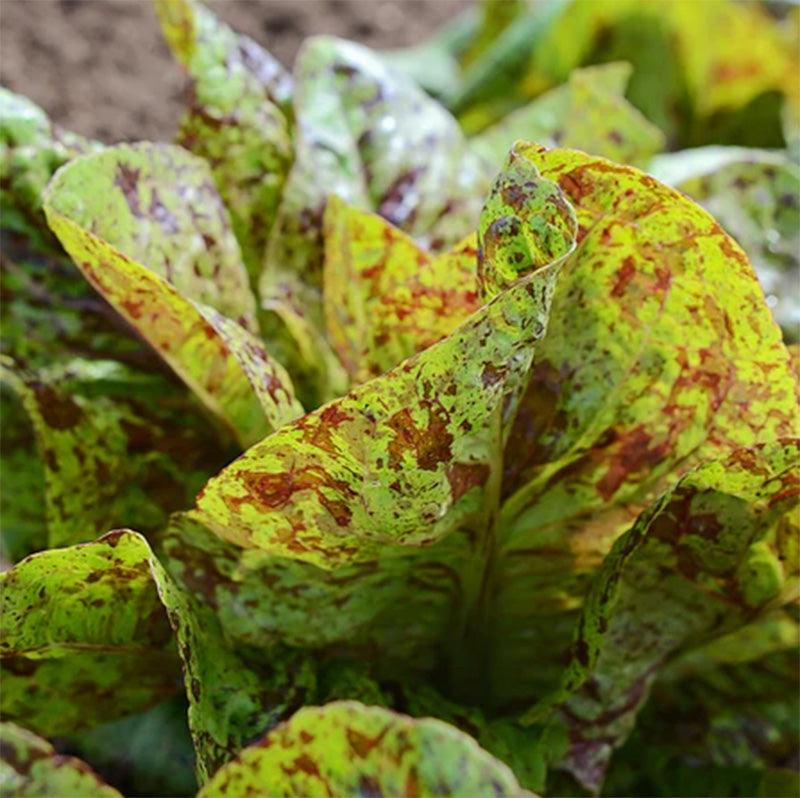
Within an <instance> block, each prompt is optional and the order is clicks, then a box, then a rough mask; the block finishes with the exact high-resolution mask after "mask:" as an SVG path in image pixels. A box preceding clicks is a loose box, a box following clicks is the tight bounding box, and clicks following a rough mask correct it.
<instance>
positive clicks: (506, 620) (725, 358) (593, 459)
mask: <svg viewBox="0 0 800 798" xmlns="http://www.w3.org/2000/svg"><path fill="white" fill-rule="evenodd" d="M531 157H532V158H533V160H534V161H535V163H537V164H538V166H539V168H540V170H541V171H542V174H543V175H544V177H546V178H548V179H550V180H553V181H556V182H558V184H559V185H560V187H561V188H562V190H563V191H564V192H565V194H566V196H567V198H568V199H569V200H570V202H572V204H573V205H574V207H575V209H576V212H577V216H578V222H579V232H578V240H579V242H580V243H579V244H578V247H577V249H576V250H575V252H574V253H573V254H572V255H571V256H570V257H569V258H568V259H567V260H566V262H565V263H564V265H563V266H562V271H561V277H560V279H559V283H558V285H557V288H556V293H555V297H554V300H553V306H552V309H551V314H550V322H549V326H548V330H547V334H546V336H545V339H544V340H543V341H542V342H541V343H540V345H539V346H538V347H537V349H536V352H535V356H534V363H533V368H532V371H531V378H530V383H529V385H528V387H527V390H526V393H525V396H524V397H523V399H522V400H521V404H520V409H519V412H518V414H517V417H516V420H515V424H514V426H513V429H512V431H511V433H510V436H509V442H508V445H507V446H506V451H505V460H504V464H505V477H504V494H505V496H506V497H507V498H506V501H505V504H504V507H503V510H502V514H501V520H500V524H499V528H500V530H501V537H500V542H499V549H500V556H499V557H498V559H497V561H496V564H495V568H494V574H493V576H492V577H491V578H492V580H493V582H494V584H495V585H496V586H497V589H496V591H495V592H494V602H493V603H494V608H493V610H492V612H491V617H493V618H494V621H493V625H492V636H491V640H492V643H491V648H492V649H493V650H494V651H495V652H496V653H495V655H494V656H493V674H492V677H491V678H492V687H491V692H492V693H493V694H494V695H495V699H496V700H497V701H498V702H499V703H500V704H501V705H502V704H503V703H504V702H506V701H509V700H512V699H521V698H522V697H523V696H524V695H525V694H528V695H531V694H534V695H535V694H536V693H537V692H538V691H541V690H547V689H548V688H550V687H552V686H553V685H554V683H555V682H556V680H557V679H558V678H559V674H560V672H561V669H562V667H563V666H562V661H563V660H562V658H563V656H564V654H565V652H566V650H567V647H568V644H569V639H570V637H571V634H572V629H573V625H574V619H575V610H576V609H577V608H578V607H580V604H581V597H582V596H583V595H584V593H585V590H586V586H587V582H588V579H589V578H590V576H591V574H592V573H593V572H594V570H595V569H596V568H597V567H598V566H599V564H600V562H601V561H602V558H603V556H604V555H605V554H606V553H607V551H608V550H609V548H610V546H611V544H612V543H613V541H614V539H615V538H616V537H617V536H618V535H619V534H620V533H621V532H623V531H624V530H625V529H626V528H627V526H628V525H629V524H630V523H631V522H632V521H633V519H634V518H635V517H636V515H637V514H638V512H639V511H640V510H641V509H642V508H643V507H644V506H647V504H648V503H649V502H650V501H651V500H652V498H653V497H654V496H655V495H657V493H658V492H660V491H661V490H663V488H664V487H665V486H667V485H669V484H671V483H672V482H674V480H675V479H676V478H677V477H678V476H679V475H680V474H681V473H682V472H684V471H686V470H688V469H689V468H690V467H692V466H693V465H694V464H696V463H697V462H699V461H700V460H702V459H708V458H712V457H718V456H720V454H721V453H723V452H725V451H727V450H729V449H730V448H734V447H737V446H749V445H754V444H755V443H758V442H761V441H769V440H774V439H776V438H777V437H779V436H781V435H787V434H792V433H793V430H794V428H795V425H796V418H797V404H796V399H795V395H794V392H795V383H794V378H793V375H792V373H791V369H790V366H789V361H788V355H787V352H786V348H785V347H784V345H783V344H782V342H781V340H780V330H779V329H778V327H777V326H776V325H775V323H774V322H773V320H772V319H771V317H770V313H769V308H768V307H767V306H766V303H765V302H764V298H763V292H762V290H761V287H760V285H759V284H758V281H757V278H756V276H755V274H754V272H753V270H752V268H751V266H750V264H749V263H748V262H747V259H746V257H745V255H744V253H743V252H742V251H741V249H740V248H739V247H738V246H737V245H736V243H735V242H734V241H733V240H732V239H730V238H729V237H728V236H727V235H726V234H725V233H724V232H723V231H722V230H721V228H720V227H719V225H718V224H717V223H715V222H714V220H713V219H712V218H711V217H710V216H709V215H708V214H707V213H706V212H705V211H704V210H703V209H702V208H700V207H699V206H697V205H695V204H694V203H692V202H691V201H690V200H688V199H687V198H686V197H685V196H683V195H681V194H679V193H678V192H677V191H674V190H672V189H669V188H666V187H665V186H663V185H661V184H660V183H658V182H657V181H655V180H654V179H653V178H651V177H649V176H647V175H645V174H643V173H641V172H639V171H637V170H635V169H633V168H631V167H625V166H618V165H616V164H613V163H611V162H609V161H606V160H603V159H601V158H594V157H591V156H588V155H585V154H582V153H578V152H572V151H564V150H549V151H548V150H544V149H542V150H540V152H539V154H538V156H534V155H531ZM540 694H541V693H540Z"/></svg>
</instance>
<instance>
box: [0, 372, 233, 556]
mask: <svg viewBox="0 0 800 798" xmlns="http://www.w3.org/2000/svg"><path fill="white" fill-rule="evenodd" d="M0 378H2V380H3V382H4V383H6V384H7V385H9V386H10V387H11V388H12V389H13V390H14V391H15V392H16V393H17V395H18V396H19V398H20V400H21V402H22V405H23V406H24V408H25V411H26V413H27V415H28V418H29V419H30V423H31V424H32V426H33V430H34V432H35V436H36V446H37V448H38V454H39V457H40V460H41V463H42V468H43V475H44V493H45V498H46V530H47V540H48V541H49V545H50V546H64V545H69V544H72V543H81V542H84V541H86V540H93V539H94V538H95V537H97V536H98V535H100V534H102V533H103V532H104V531H105V530H107V529H110V528H114V527H116V526H120V525H121V524H124V523H126V522H127V523H136V525H137V526H138V527H139V528H140V529H142V530H143V531H147V532H153V531H155V530H156V529H158V528H160V527H162V526H163V525H164V524H165V523H166V521H167V518H168V516H169V513H170V512H172V511H174V510H177V509H183V508H184V507H187V506H189V505H190V504H191V502H192V498H193V497H194V495H195V494H196V493H197V491H198V490H199V489H200V487H201V486H202V484H203V482H204V481H205V480H206V479H207V478H208V476H209V475H210V474H212V473H213V472H214V471H215V470H216V469H218V468H219V467H220V466H221V465H222V463H224V462H225V460H226V454H229V453H228V452H226V451H225V449H224V448H223V447H220V445H219V440H218V437H217V436H215V435H213V434H210V433H213V429H209V425H208V421H207V420H206V419H205V418H204V417H203V416H202V415H201V414H200V413H198V412H197V408H196V407H194V406H193V405H192V404H191V402H189V401H187V399H188V397H187V396H186V395H185V392H184V391H183V390H181V388H180V387H179V386H175V385H173V384H171V383H170V382H168V381H167V380H165V379H164V378H163V377H162V376H160V375H157V374H152V375H149V374H142V373H137V372H134V371H132V370H131V369H128V368H126V367H124V366H122V365H121V364H119V363H115V362H112V361H100V360H95V361H86V360H70V361H67V362H65V364H64V365H63V366H56V367H51V368H50V369H40V370H38V371H32V370H28V369H22V368H17V367H15V364H13V363H3V364H2V367H0ZM4 420H5V419H4ZM4 443H5V442H4ZM16 498H17V501H22V497H21V496H18V497H16ZM32 506H35V505H32V504H31V502H30V500H29V502H28V503H27V504H26V511H30V510H31V509H32ZM43 531H44V528H43Z"/></svg>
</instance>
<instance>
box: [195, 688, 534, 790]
mask: <svg viewBox="0 0 800 798" xmlns="http://www.w3.org/2000/svg"><path fill="white" fill-rule="evenodd" d="M253 792H256V793H258V792H264V793H268V794H269V795H274V796H276V797H277V796H287V798H288V796H293V795H308V796H317V795H319V796H324V795H350V794H357V793H358V794H369V795H418V796H420V798H422V796H434V795H452V796H454V798H455V797H456V796H463V798H472V796H475V795H485V796H498V797H499V796H523V795H531V793H526V792H525V791H524V790H522V789H521V788H520V786H519V784H518V783H517V781H516V779H515V778H514V775H513V773H512V772H511V771H510V770H509V769H508V768H507V767H506V766H505V765H503V764H502V763H501V762H499V761H498V760H496V759H494V758H493V757H491V756H490V755H489V754H487V753H486V752H485V751H483V750H482V749H481V748H480V747H479V746H478V745H477V744H476V743H475V741H474V740H472V739H471V738H470V737H468V736H467V735H465V734H463V733H462V732H459V731H458V730H457V729H455V728H453V727H452V726H448V725H447V724H446V723H443V722H442V721H439V720H435V719H433V718H426V719H423V720H412V719H411V718H408V717H405V716H403V715H398V714H395V713H393V712H389V711H388V710H385V709H381V708H378V707H367V706H364V705H363V704H359V703H357V702H342V703H333V704H328V705H327V706H324V707H305V708H303V709H301V710H300V711H299V712H297V713H295V715H293V716H292V718H291V719H290V720H289V721H288V722H287V723H285V724H283V725H281V726H279V727H277V728H276V729H275V730H273V731H272V732H270V734H268V735H267V736H266V737H265V738H264V739H263V740H262V741H261V742H260V743H258V744H256V745H254V746H252V747H250V748H247V749H245V750H244V751H243V752H242V753H241V754H240V755H239V757H238V758H237V759H236V760H235V761H233V762H231V763H230V764H229V765H227V766H226V767H224V768H222V769H221V770H220V771H219V772H218V773H217V774H216V775H215V776H214V778H213V779H212V780H211V781H210V782H209V784H208V785H207V786H206V787H205V788H204V789H203V790H201V792H200V794H199V796H198V798H211V797H212V796H214V797H215V798H216V796H220V798H222V797H223V796H224V798H238V797H239V796H242V797H243V796H245V795H247V794H249V793H250V794H252V793H253Z"/></svg>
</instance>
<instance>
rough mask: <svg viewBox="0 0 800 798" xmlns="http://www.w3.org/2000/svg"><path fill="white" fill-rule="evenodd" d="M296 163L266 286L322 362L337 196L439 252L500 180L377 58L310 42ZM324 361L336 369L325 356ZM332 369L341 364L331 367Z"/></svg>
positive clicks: (329, 42) (441, 113)
mask: <svg viewBox="0 0 800 798" xmlns="http://www.w3.org/2000/svg"><path fill="white" fill-rule="evenodd" d="M294 113H295V118H296V120H297V133H296V144H295V149H296V154H295V163H294V165H293V167H292V170H291V172H290V174H289V178H288V180H287V183H286V186H285V189H284V194H283V197H282V200H281V205H280V209H279V211H278V218H277V221H276V225H275V229H274V231H273V235H272V238H271V239H270V243H269V247H268V253H267V262H266V266H265V270H264V274H263V277H262V280H261V285H260V288H261V298H262V303H263V305H264V307H265V308H266V309H267V310H271V311H274V312H276V313H278V314H279V315H280V316H281V318H282V319H283V320H284V321H285V322H286V324H287V325H288V326H289V327H290V328H291V329H292V330H293V334H294V335H295V337H296V338H297V339H298V340H300V341H301V342H305V343H301V349H302V350H303V351H304V352H305V355H304V356H305V357H306V358H307V359H308V360H309V361H310V362H313V360H314V357H315V355H314V351H315V349H318V348H319V347H320V346H322V343H320V342H318V341H317V340H316V339H317V338H320V337H321V335H320V331H321V330H322V323H323V322H322V307H321V302H322V296H321V291H322V280H323V277H322V260H323V240H322V218H323V211H324V208H325V201H326V198H327V196H328V195H329V194H337V195H338V196H340V197H341V198H342V199H344V200H345V201H347V202H348V203H350V204H352V205H354V206H356V207H358V208H362V209H364V210H373V211H376V212H377V213H378V214H379V215H381V216H383V217H384V218H385V219H387V221H389V222H391V223H392V224H394V225H395V226H396V227H399V228H400V229H401V230H403V231H404V232H406V233H408V234H409V235H411V236H412V237H414V238H415V239H416V240H417V241H418V242H419V243H420V245H422V246H424V247H425V248H426V249H430V250H433V251H435V252H438V251H441V250H442V249H447V248H448V247H450V246H452V245H454V244H456V243H457V242H458V241H460V240H461V239H462V238H463V237H464V236H466V235H467V234H468V233H470V232H471V231H472V229H474V225H475V223H476V221H477V218H478V213H479V210H480V206H481V202H482V198H483V194H484V192H485V190H486V189H487V188H488V185H489V180H490V177H489V175H490V172H488V171H487V167H486V165H485V164H484V163H483V162H482V161H481V160H480V159H479V158H478V157H477V156H475V155H474V154H473V153H471V152H470V151H469V148H468V146H467V142H466V140H465V139H464V137H463V135H462V134H461V131H460V130H459V128H458V125H457V123H456V121H455V120H454V119H453V118H452V117H451V116H450V114H449V113H448V112H447V111H446V110H445V109H444V108H442V107H441V106H440V105H439V104H438V103H436V102H435V101H434V100H432V99H431V98H429V97H427V96H426V95H425V93H424V92H423V91H422V90H421V89H420V88H419V87H417V86H416V85H415V84H414V83H412V82H411V81H410V80H409V79H408V78H406V77H405V76H404V75H402V74H400V73H397V72H394V71H392V70H391V69H389V68H388V67H387V66H386V65H385V64H384V63H383V62H382V61H381V60H380V59H379V58H378V57H377V56H376V55H373V54H372V53H371V52H370V51H369V50H367V49H365V48H363V47H361V46H359V45H357V44H353V43H350V42H345V41H341V40H338V39H334V38H330V37H316V38H312V39H309V40H308V41H307V42H306V43H305V44H304V46H303V49H302V50H301V52H300V54H299V56H298V60H297V64H296V68H295V93H294ZM316 357H317V359H320V358H321V359H322V360H323V361H330V355H329V354H327V353H326V352H325V351H324V347H323V350H322V351H321V352H320V353H318V354H317V355H316ZM328 368H330V365H329V366H328Z"/></svg>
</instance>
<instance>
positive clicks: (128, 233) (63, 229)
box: [45, 144, 302, 445]
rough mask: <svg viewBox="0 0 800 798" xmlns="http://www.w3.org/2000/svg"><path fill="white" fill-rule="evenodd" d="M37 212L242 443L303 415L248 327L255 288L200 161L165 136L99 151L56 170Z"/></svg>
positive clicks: (280, 371) (89, 275)
mask: <svg viewBox="0 0 800 798" xmlns="http://www.w3.org/2000/svg"><path fill="white" fill-rule="evenodd" d="M45 210H46V213H47V215H48V221H49V223H50V226H51V227H52V228H53V230H54V231H55V232H56V234H57V235H58V236H59V238H60V239H61V242H62V244H63V245H64V247H65V249H66V250H67V251H68V252H69V254H70V255H71V256H72V258H73V260H74V261H75V263H76V265H77V266H78V267H79V268H80V269H81V271H82V272H83V273H84V275H85V276H86V278H87V279H88V280H89V282H91V283H92V285H94V286H95V288H97V289H98V290H99V291H100V292H101V293H102V294H103V295H104V296H105V298H106V299H107V300H108V301H109V302H110V303H111V304H112V305H113V306H114V308H115V309H116V310H117V311H118V312H119V313H120V314H121V315H122V316H123V317H124V318H125V319H126V320H127V321H128V322H129V323H131V324H132V325H133V326H134V327H135V328H136V329H137V331H138V332H139V333H140V334H141V335H142V336H143V337H144V338H145V340H147V341H148V342H149V343H150V344H151V345H152V346H153V348H154V349H155V350H156V351H157V352H158V353H159V354H160V355H161V356H162V357H163V358H164V359H165V360H166V362H167V363H168V364H169V365H170V366H171V367H172V368H173V369H174V370H175V372H176V373H177V374H178V375H179V376H180V377H181V378H182V379H183V380H184V381H185V382H186V383H187V385H189V387H191V388H192V389H193V390H194V391H195V392H196V393H197V394H198V396H199V397H200V398H201V399H202V400H203V402H204V403H205V404H206V405H207V406H208V407H209V409H210V410H211V411H212V412H213V413H214V414H215V415H216V416H218V417H219V418H220V419H221V420H222V422H223V423H224V424H225V425H226V426H227V427H228V428H229V429H230V430H232V432H233V433H234V434H235V435H236V437H237V438H238V439H239V440H240V442H242V443H243V444H245V445H247V444H249V443H252V442H253V441H255V440H258V439H259V438H261V437H263V436H264V435H265V434H267V432H269V431H270V430H271V429H275V428H277V427H279V426H280V425H281V424H283V423H284V422H285V421H287V420H289V419H291V418H295V417H297V416H298V415H300V413H301V412H302V408H301V406H300V404H299V402H297V400H296V399H295V398H294V393H293V388H292V384H291V380H290V379H289V376H288V374H287V373H286V372H285V370H284V369H283V367H282V366H280V365H279V364H278V363H277V362H276V361H274V360H273V359H272V358H271V357H270V355H269V354H268V353H267V351H266V349H265V347H264V345H263V344H262V342H261V341H260V340H259V339H258V338H257V337H256V336H255V334H253V333H252V332H249V331H248V329H247V328H248V327H253V325H254V324H255V321H254V318H255V316H254V312H255V304H254V300H253V295H252V293H251V291H250V288H249V285H248V282H247V274H246V272H245V269H244V266H243V264H242V261H241V256H240V253H239V247H238V244H237V243H236V239H235V238H234V236H233V233H232V232H231V230H230V225H229V220H228V215H227V211H226V210H225V207H224V205H223V204H222V202H221V200H220V198H219V195H218V194H217V192H216V189H215V188H214V185H213V182H212V180H211V176H210V173H209V171H208V167H207V165H206V164H205V163H204V162H203V161H202V160H200V159H199V158H196V157H194V156H192V155H190V154H189V153H187V152H185V151H184V150H181V149H180V148H177V147H171V146H167V145H156V144H139V145H120V146H118V147H112V148H108V149H105V150H102V151H101V152H99V153H97V154H95V155H91V156H84V157H82V158H79V159H76V160H74V161H73V162H71V163H70V164H68V165H67V166H65V167H63V168H62V169H61V170H59V172H58V174H57V175H56V176H55V177H54V178H53V180H52V181H51V183H50V185H49V186H48V190H47V196H46V203H45ZM206 303H210V304H206ZM214 306H215V307H214ZM225 313H228V314H230V316H226V315H224V314H225ZM234 319H236V320H234ZM237 320H238V321H237Z"/></svg>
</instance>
